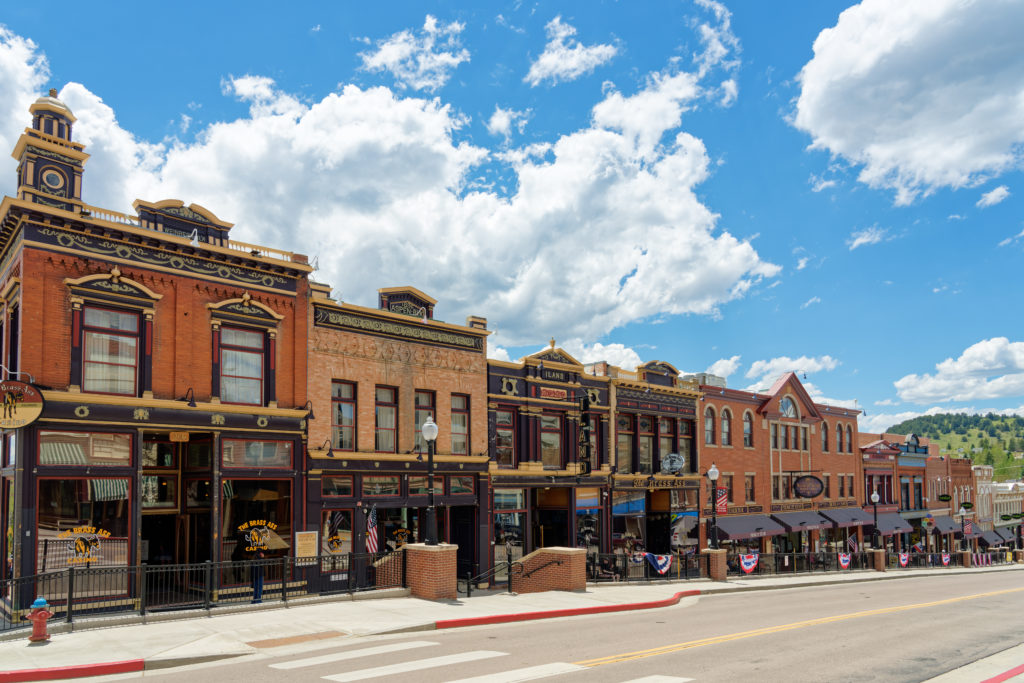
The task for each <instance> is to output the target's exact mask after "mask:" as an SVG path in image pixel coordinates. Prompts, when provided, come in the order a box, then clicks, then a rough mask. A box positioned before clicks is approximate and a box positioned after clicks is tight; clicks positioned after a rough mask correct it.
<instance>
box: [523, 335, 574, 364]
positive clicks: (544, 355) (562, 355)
mask: <svg viewBox="0 0 1024 683" xmlns="http://www.w3.org/2000/svg"><path fill="white" fill-rule="evenodd" d="M550 344H551V345H550V346H549V347H548V348H546V349H543V350H541V351H538V352H537V353H534V354H531V355H529V356H526V358H523V359H522V360H523V361H524V362H526V363H527V364H529V365H536V363H539V362H544V363H562V364H563V365H575V366H578V367H579V368H581V369H582V368H583V363H580V362H579V361H578V360H576V359H575V358H573V357H572V356H570V355H569V354H568V353H566V352H565V350H564V349H560V348H555V340H554V339H552V340H551V342H550Z"/></svg>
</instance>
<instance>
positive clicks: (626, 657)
mask: <svg viewBox="0 0 1024 683" xmlns="http://www.w3.org/2000/svg"><path fill="white" fill-rule="evenodd" d="M1021 591H1024V588H1008V589H1006V590H1001V591H992V592H990V593H977V594H975V595H964V596H962V597H959V598H946V599H945V600H936V601H934V602H922V603H918V604H915V605H903V606H900V607H883V608H880V609H872V610H867V611H864V612H851V613H850V614H837V615H836V616H832V617H821V618H819V619H809V620H807V621H796V622H793V623H792V624H781V625H779V626H768V627H765V628H758V629H754V630H753V631H741V632H740V633H730V634H727V635H722V636H713V637H711V638H701V639H700V640H691V641H688V642H685V643H675V644H673V645H663V646H661V647H655V648H651V649H649V650H638V651H636V652H625V653H622V654H617V655H608V656H607V657H598V658H597V659H586V660H583V661H581V662H574V664H576V666H589V667H594V666H603V665H605V664H617V663H619V662H628V661H630V660H633V659H643V658H645V657H657V656H658V655H664V654H669V653H671V652H679V651H680V650H688V649H691V648H695V647H704V646H705V645H716V644H718V643H725V642H728V641H730V640H741V639H743V638H756V637H757V636H765V635H770V634H772V633H781V632H783V631H792V630H794V629H798V628H806V627H808V626H820V625H822V624H831V623H835V622H837V621H845V620H847V619H859V618H861V617H872V616H877V615H880V614H893V613H896V612H905V611H907V610H912V609H922V608H924V607H935V606H937V605H948V604H951V603H954V602H963V601H965V600H976V599H978V598H988V597H992V596H994V595H1006V594H1007V593H1019V592H1021Z"/></svg>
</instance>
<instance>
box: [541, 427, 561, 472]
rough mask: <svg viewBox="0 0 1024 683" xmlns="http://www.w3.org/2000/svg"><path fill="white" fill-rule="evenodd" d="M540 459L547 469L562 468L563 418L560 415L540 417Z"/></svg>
mask: <svg viewBox="0 0 1024 683" xmlns="http://www.w3.org/2000/svg"><path fill="white" fill-rule="evenodd" d="M540 459H541V462H542V463H543V464H544V467H546V468H555V469H558V468H560V467H561V466H562V418H561V416H559V415H541V416H540Z"/></svg>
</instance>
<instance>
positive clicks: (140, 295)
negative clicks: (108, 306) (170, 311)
mask: <svg viewBox="0 0 1024 683" xmlns="http://www.w3.org/2000/svg"><path fill="white" fill-rule="evenodd" d="M64 284H65V285H67V287H68V289H69V290H71V295H72V296H74V297H77V298H79V299H91V300H96V299H100V300H106V301H110V302H111V303H115V304H119V305H128V306H136V307H138V306H143V307H147V308H148V307H151V306H152V305H153V304H154V303H155V302H156V301H159V300H160V299H161V298H162V297H163V295H162V294H157V293H156V292H154V291H153V290H151V289H149V288H148V287H146V286H145V285H143V284H141V283H139V282H136V281H134V280H132V279H130V278H126V277H124V276H123V275H121V270H120V269H119V268H116V267H115V268H114V269H113V270H111V271H110V272H109V273H97V274H95V275H86V276H85V277H81V278H78V279H72V278H66V279H65V280H64Z"/></svg>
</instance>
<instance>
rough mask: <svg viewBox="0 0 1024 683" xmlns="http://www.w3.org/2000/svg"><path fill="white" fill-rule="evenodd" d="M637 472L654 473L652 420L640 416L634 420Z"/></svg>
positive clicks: (645, 416)
mask: <svg viewBox="0 0 1024 683" xmlns="http://www.w3.org/2000/svg"><path fill="white" fill-rule="evenodd" d="M636 424H637V439H636V456H637V472H640V473H642V474H653V473H654V418H652V417H648V416H647V415H641V416H640V417H638V418H637V419H636Z"/></svg>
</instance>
